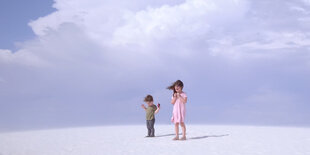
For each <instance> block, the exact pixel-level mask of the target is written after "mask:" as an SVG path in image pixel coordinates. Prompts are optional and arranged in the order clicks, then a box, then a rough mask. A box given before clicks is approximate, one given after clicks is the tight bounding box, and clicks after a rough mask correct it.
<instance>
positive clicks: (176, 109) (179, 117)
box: [171, 92, 187, 123]
mask: <svg viewBox="0 0 310 155" xmlns="http://www.w3.org/2000/svg"><path fill="white" fill-rule="evenodd" d="M180 96H182V97H183V98H185V97H187V95H186V93H184V92H183V93H181V94H180ZM172 98H173V96H172ZM184 119H185V103H183V102H182V101H181V100H180V99H179V98H178V99H177V100H176V101H175V103H174V105H173V112H172V118H171V121H172V123H181V122H184Z"/></svg>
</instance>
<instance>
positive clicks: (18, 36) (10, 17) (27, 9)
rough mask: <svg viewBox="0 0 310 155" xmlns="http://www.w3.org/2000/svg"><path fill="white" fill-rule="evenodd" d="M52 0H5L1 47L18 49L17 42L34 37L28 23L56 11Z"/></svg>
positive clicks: (1, 12) (0, 9) (1, 15)
mask: <svg viewBox="0 0 310 155" xmlns="http://www.w3.org/2000/svg"><path fill="white" fill-rule="evenodd" d="M52 4H53V1H52V0H31V1H18V0H3V1H1V6H0V19H1V24H0V34H1V36H2V37H1V38H0V47H1V48H5V49H6V48H8V49H17V47H16V46H15V43H18V42H23V41H26V40H30V39H33V38H34V36H35V35H34V33H33V32H32V30H31V27H29V26H28V23H29V22H30V21H31V20H36V19H37V18H38V17H41V16H45V15H47V14H48V13H51V12H53V11H55V9H54V8H53V7H52Z"/></svg>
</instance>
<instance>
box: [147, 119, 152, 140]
mask: <svg viewBox="0 0 310 155" xmlns="http://www.w3.org/2000/svg"><path fill="white" fill-rule="evenodd" d="M146 127H147V136H151V125H150V121H149V120H146Z"/></svg>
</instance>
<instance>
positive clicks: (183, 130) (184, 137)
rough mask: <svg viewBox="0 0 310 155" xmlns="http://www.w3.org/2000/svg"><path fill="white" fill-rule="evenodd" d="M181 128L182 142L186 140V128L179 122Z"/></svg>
mask: <svg viewBox="0 0 310 155" xmlns="http://www.w3.org/2000/svg"><path fill="white" fill-rule="evenodd" d="M181 127H182V134H183V137H182V140H186V126H185V123H184V122H181Z"/></svg>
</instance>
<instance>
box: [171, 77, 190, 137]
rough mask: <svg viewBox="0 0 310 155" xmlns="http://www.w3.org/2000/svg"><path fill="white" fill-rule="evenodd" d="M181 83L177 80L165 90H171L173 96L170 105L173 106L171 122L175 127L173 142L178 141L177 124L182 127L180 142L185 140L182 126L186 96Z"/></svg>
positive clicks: (183, 126) (183, 125)
mask: <svg viewBox="0 0 310 155" xmlns="http://www.w3.org/2000/svg"><path fill="white" fill-rule="evenodd" d="M183 87H184V85H183V82H182V81H181V80H177V81H176V82H174V83H173V84H172V85H171V86H169V87H168V88H167V89H170V90H173V95H172V99H171V104H173V112H172V118H171V121H172V122H173V123H174V126H175V135H176V136H175V138H173V140H179V124H181V127H182V134H183V137H182V138H181V140H186V127H185V124H184V119H185V103H186V102H187V95H186V93H185V92H183Z"/></svg>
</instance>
